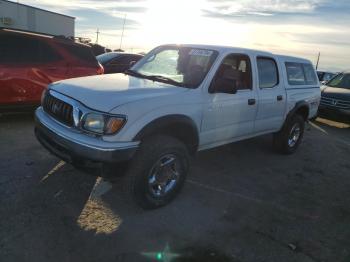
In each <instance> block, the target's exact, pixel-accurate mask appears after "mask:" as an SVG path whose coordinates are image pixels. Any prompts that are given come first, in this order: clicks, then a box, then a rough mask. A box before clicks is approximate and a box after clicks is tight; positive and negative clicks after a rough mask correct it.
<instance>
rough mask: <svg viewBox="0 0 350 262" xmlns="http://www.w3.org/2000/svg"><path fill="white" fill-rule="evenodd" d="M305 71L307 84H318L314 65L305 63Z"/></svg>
mask: <svg viewBox="0 0 350 262" xmlns="http://www.w3.org/2000/svg"><path fill="white" fill-rule="evenodd" d="M303 68H304V73H305V80H306V84H307V85H316V84H317V78H316V74H315V70H314V68H313V66H312V65H310V64H303Z"/></svg>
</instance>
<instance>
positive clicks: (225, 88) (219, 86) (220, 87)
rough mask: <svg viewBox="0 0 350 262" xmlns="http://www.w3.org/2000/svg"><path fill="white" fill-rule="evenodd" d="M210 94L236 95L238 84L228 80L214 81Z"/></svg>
mask: <svg viewBox="0 0 350 262" xmlns="http://www.w3.org/2000/svg"><path fill="white" fill-rule="evenodd" d="M209 93H225V94H236V93H237V88H236V83H235V81H232V79H228V78H220V79H217V80H214V81H213V82H212V84H211V85H210V87H209Z"/></svg>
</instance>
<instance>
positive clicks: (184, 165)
mask: <svg viewBox="0 0 350 262" xmlns="http://www.w3.org/2000/svg"><path fill="white" fill-rule="evenodd" d="M188 166H189V155H188V152H187V148H186V146H185V145H184V144H183V143H182V142H181V141H179V140H177V139H176V138H174V137H170V136H163V135H157V136H153V137H150V138H148V139H146V140H145V141H143V142H142V143H141V146H140V149H139V151H138V152H137V153H136V156H135V158H134V159H133V160H132V162H131V163H130V169H129V171H128V172H127V174H126V175H125V177H124V178H125V179H124V188H125V189H126V190H127V192H126V193H127V194H128V195H129V196H131V197H132V198H133V199H134V200H135V201H136V202H137V203H138V204H139V205H140V206H141V207H142V208H144V209H154V208H158V207H161V206H164V205H166V204H167V203H169V202H170V201H171V200H173V199H174V198H175V196H176V195H177V194H178V193H179V191H180V189H181V188H182V186H183V184H184V181H185V179H186V176H187V172H188Z"/></svg>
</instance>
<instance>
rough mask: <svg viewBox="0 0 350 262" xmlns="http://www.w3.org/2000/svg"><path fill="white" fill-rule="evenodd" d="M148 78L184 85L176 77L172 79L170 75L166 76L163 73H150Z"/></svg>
mask: <svg viewBox="0 0 350 262" xmlns="http://www.w3.org/2000/svg"><path fill="white" fill-rule="evenodd" d="M147 77H148V79H150V80H153V81H160V82H165V83H167V84H171V85H175V86H182V87H183V86H184V84H183V83H181V82H178V81H175V80H174V79H171V78H169V77H166V76H162V75H150V76H147Z"/></svg>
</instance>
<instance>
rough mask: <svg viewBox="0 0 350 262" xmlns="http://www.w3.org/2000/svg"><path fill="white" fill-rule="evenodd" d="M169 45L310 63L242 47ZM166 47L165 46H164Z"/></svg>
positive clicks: (305, 60) (299, 58)
mask: <svg viewBox="0 0 350 262" xmlns="http://www.w3.org/2000/svg"><path fill="white" fill-rule="evenodd" d="M169 45H175V46H186V47H194V48H203V49H211V50H215V51H218V52H229V51H233V52H247V53H258V54H259V55H266V56H275V57H278V58H279V59H281V60H283V61H289V62H306V63H310V61H309V60H307V59H305V58H301V57H294V56H286V55H279V54H274V53H271V52H268V51H263V50H258V49H250V48H242V47H234V46H224V45H201V44H178V45H177V44H169ZM165 46H166V45H165Z"/></svg>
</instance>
